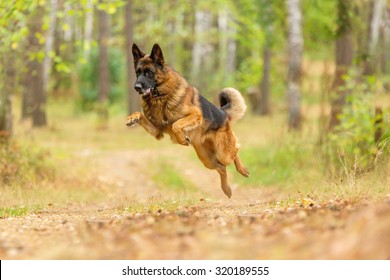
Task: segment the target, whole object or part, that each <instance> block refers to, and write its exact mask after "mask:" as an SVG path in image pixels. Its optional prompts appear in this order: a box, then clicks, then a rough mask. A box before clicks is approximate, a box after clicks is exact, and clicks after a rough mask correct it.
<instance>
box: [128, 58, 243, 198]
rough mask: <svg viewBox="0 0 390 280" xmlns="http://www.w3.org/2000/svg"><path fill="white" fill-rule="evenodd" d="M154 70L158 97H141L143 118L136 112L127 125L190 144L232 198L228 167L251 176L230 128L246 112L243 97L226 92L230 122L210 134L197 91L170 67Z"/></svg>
mask: <svg viewBox="0 0 390 280" xmlns="http://www.w3.org/2000/svg"><path fill="white" fill-rule="evenodd" d="M140 62H142V65H143V67H151V64H152V61H151V59H150V58H149V56H145V57H144V58H142V59H141V60H140ZM139 64H140V63H139ZM155 70H156V71H157V75H156V79H157V82H158V84H159V86H158V88H157V90H158V93H159V96H154V97H152V98H150V99H144V98H142V103H141V104H142V108H143V111H144V115H143V114H141V113H140V112H135V113H133V114H132V115H130V116H129V117H128V118H127V121H126V124H127V125H128V126H132V125H134V124H139V125H141V126H142V127H143V128H144V129H145V130H146V131H147V132H148V133H150V134H151V135H152V136H154V137H155V138H156V139H161V138H162V137H163V135H164V134H168V135H169V136H170V137H171V139H172V141H173V142H175V143H178V144H181V145H186V146H187V145H190V144H191V145H192V146H193V147H194V149H195V151H196V153H197V155H198V157H199V159H200V160H201V161H202V163H203V164H204V165H205V166H206V167H207V168H209V169H215V170H217V171H218V173H219V175H220V177H221V188H222V190H223V192H224V193H225V194H226V195H227V196H228V197H231V195H232V192H231V189H230V186H229V183H228V180H227V172H226V166H227V165H229V164H232V163H233V162H234V164H235V166H236V169H237V171H238V172H239V173H240V174H242V175H243V176H246V177H247V176H249V172H248V170H247V169H246V168H245V167H244V165H243V164H242V162H241V160H240V158H239V157H238V154H237V153H238V147H239V145H238V143H237V140H236V138H235V136H234V134H233V131H232V129H231V126H230V121H232V120H238V119H239V118H241V117H242V116H243V114H244V112H245V109H246V106H245V102H244V101H243V98H242V96H241V94H240V93H239V92H238V91H237V90H235V89H232V88H226V89H224V91H226V92H228V93H229V94H230V96H231V97H232V108H230V109H229V110H230V111H227V114H228V116H229V119H230V121H229V120H228V121H226V122H225V124H224V125H223V126H222V127H220V128H219V129H218V130H211V131H210V130H207V128H208V127H209V124H208V120H206V119H204V118H203V116H202V110H201V107H200V104H199V96H198V91H197V90H196V89H195V88H194V87H192V86H191V85H189V84H188V82H187V81H186V80H185V79H184V78H182V77H181V76H180V75H179V74H178V73H177V72H175V71H174V70H172V69H171V68H169V66H167V65H164V71H162V70H161V69H155ZM237 93H238V94H237ZM240 98H241V99H240ZM235 106H237V107H239V108H235Z"/></svg>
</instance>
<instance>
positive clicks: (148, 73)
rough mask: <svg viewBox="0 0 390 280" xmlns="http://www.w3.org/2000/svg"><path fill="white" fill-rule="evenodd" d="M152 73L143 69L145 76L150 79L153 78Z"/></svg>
mask: <svg viewBox="0 0 390 280" xmlns="http://www.w3.org/2000/svg"><path fill="white" fill-rule="evenodd" d="M153 74H154V73H153V71H152V70H150V69H145V76H147V77H152V76H153Z"/></svg>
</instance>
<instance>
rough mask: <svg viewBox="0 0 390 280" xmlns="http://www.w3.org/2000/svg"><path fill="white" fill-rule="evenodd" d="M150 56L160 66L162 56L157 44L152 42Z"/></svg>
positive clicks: (162, 61)
mask: <svg viewBox="0 0 390 280" xmlns="http://www.w3.org/2000/svg"><path fill="white" fill-rule="evenodd" d="M150 58H151V59H152V60H153V61H154V62H156V63H157V64H159V65H160V66H163V65H164V56H163V53H162V50H161V48H160V46H159V45H158V44H154V46H153V49H152V53H151V54H150Z"/></svg>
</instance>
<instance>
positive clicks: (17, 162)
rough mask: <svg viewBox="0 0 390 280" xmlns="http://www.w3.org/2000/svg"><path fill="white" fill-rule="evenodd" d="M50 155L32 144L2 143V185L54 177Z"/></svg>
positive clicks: (0, 152)
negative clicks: (49, 159)
mask: <svg viewBox="0 0 390 280" xmlns="http://www.w3.org/2000/svg"><path fill="white" fill-rule="evenodd" d="M53 176H54V169H53V168H52V167H51V166H50V163H49V161H48V155H47V153H46V152H44V151H42V150H38V149H36V148H34V147H32V146H25V145H23V146H19V145H18V144H17V143H15V142H12V141H11V142H9V143H2V144H0V186H5V185H12V184H14V183H28V182H30V183H31V182H34V181H37V180H43V179H47V178H52V177H53Z"/></svg>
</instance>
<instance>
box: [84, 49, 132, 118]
mask: <svg viewBox="0 0 390 280" xmlns="http://www.w3.org/2000/svg"><path fill="white" fill-rule="evenodd" d="M108 57H109V58H108V63H109V72H110V92H109V94H108V99H109V102H110V103H113V102H116V101H119V100H123V98H124V96H125V94H126V90H125V89H124V87H123V82H122V81H123V80H124V77H123V74H124V69H125V61H126V60H125V58H124V56H123V53H122V52H121V50H119V49H116V48H109V52H108ZM98 71H99V49H98V48H93V49H92V50H91V54H90V58H89V60H88V62H87V63H85V64H83V65H81V67H80V69H79V77H80V98H81V100H80V106H81V108H82V109H83V110H91V109H93V108H94V107H95V103H96V101H97V100H98V88H99V72H98Z"/></svg>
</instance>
